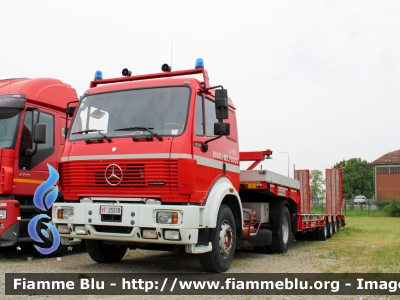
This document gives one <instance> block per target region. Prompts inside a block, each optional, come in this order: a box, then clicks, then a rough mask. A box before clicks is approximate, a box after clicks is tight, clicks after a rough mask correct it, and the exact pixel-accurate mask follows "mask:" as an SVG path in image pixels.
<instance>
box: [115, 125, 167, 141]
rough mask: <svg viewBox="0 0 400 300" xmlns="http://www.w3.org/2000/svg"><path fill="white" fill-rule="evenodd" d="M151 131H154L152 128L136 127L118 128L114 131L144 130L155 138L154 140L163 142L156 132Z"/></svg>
mask: <svg viewBox="0 0 400 300" xmlns="http://www.w3.org/2000/svg"><path fill="white" fill-rule="evenodd" d="M151 129H154V128H153V127H144V126H138V127H126V128H118V129H114V131H130V130H146V131H147V132H149V133H150V134H151V135H152V136H155V137H156V138H158V140H159V141H162V140H163V138H162V136H160V135H158V134H157V133H156V132H154V131H152V130H151Z"/></svg>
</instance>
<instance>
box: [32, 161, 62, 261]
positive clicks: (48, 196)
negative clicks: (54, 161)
mask: <svg viewBox="0 0 400 300" xmlns="http://www.w3.org/2000/svg"><path fill="white" fill-rule="evenodd" d="M47 168H48V169H49V178H48V179H47V180H46V181H45V182H43V183H42V184H41V185H39V186H38V188H37V189H36V191H35V193H34V195H33V203H34V204H35V206H36V207H37V208H39V209H40V210H42V211H43V212H46V211H47V210H49V209H50V208H51V206H52V205H53V203H54V202H55V201H56V199H57V196H58V186H57V185H56V183H57V181H58V178H59V177H60V176H59V174H58V172H57V171H56V169H54V168H53V167H52V166H50V165H49V164H47ZM44 219H47V220H48V221H50V220H51V218H50V217H49V216H48V215H47V214H40V215H37V216H35V217H34V218H32V220H31V221H30V222H29V224H28V233H29V235H30V237H31V238H32V239H33V240H34V241H35V242H38V243H40V244H45V245H46V246H48V245H49V243H50V244H52V245H51V247H50V248H42V247H40V246H38V245H36V244H35V245H34V246H35V248H36V250H37V251H39V252H40V253H42V254H44V255H47V254H50V253H52V252H54V251H55V250H57V248H58V246H59V245H60V234H59V233H58V231H57V228H56V227H55V226H54V225H53V224H51V223H49V222H43V220H44ZM42 224H44V225H45V226H46V227H47V230H46V229H44V228H43V226H42ZM49 231H50V232H51V235H52V238H51V239H49ZM39 234H41V235H42V236H43V237H44V238H45V239H46V242H45V241H44V240H43V239H42V238H41V237H40V236H39Z"/></svg>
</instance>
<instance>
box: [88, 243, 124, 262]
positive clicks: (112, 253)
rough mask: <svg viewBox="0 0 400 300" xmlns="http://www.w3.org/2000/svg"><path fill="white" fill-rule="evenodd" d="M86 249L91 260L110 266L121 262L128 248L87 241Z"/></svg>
mask: <svg viewBox="0 0 400 300" xmlns="http://www.w3.org/2000/svg"><path fill="white" fill-rule="evenodd" d="M86 249H87V251H88V253H89V256H90V258H91V259H93V260H94V261H95V262H97V263H101V264H110V263H115V262H119V261H120V260H121V259H122V258H123V257H124V256H125V253H126V250H127V249H128V247H126V246H122V245H114V244H104V242H103V241H96V240H86Z"/></svg>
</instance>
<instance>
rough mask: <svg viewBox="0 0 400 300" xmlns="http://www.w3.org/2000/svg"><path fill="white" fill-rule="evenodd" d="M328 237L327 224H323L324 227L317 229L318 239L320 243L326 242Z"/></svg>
mask: <svg viewBox="0 0 400 300" xmlns="http://www.w3.org/2000/svg"><path fill="white" fill-rule="evenodd" d="M327 237H328V224H327V222H325V224H324V226H322V227H318V239H319V240H320V241H326V238H327Z"/></svg>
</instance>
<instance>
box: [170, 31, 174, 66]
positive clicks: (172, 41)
mask: <svg viewBox="0 0 400 300" xmlns="http://www.w3.org/2000/svg"><path fill="white" fill-rule="evenodd" d="M173 43H174V39H172V40H171V64H170V66H171V70H172V45H173Z"/></svg>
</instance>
